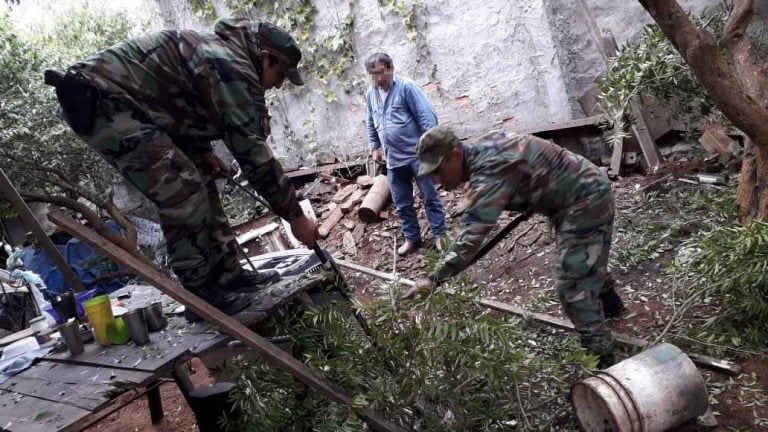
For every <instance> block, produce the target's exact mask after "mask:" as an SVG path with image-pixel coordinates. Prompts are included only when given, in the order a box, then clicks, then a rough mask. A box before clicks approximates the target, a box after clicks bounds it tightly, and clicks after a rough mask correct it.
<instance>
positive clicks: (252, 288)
mask: <svg viewBox="0 0 768 432" xmlns="http://www.w3.org/2000/svg"><path fill="white" fill-rule="evenodd" d="M278 280H280V273H278V272H277V271H275V270H264V271H252V270H242V271H241V272H240V273H239V274H238V275H237V276H235V277H234V278H232V280H230V281H229V282H227V283H226V284H223V285H222V287H221V288H222V289H223V290H226V291H229V292H233V293H257V292H260V291H262V290H263V289H264V288H265V287H266V285H267V284H270V283H272V282H277V281H278Z"/></svg>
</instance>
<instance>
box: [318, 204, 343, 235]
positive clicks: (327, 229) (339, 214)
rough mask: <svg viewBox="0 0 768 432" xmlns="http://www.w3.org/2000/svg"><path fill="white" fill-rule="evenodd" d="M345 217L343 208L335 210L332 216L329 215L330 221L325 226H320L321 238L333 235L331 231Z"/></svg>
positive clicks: (326, 221)
mask: <svg viewBox="0 0 768 432" xmlns="http://www.w3.org/2000/svg"><path fill="white" fill-rule="evenodd" d="M343 217H344V212H343V211H341V207H336V208H334V209H333V210H332V211H331V214H329V215H328V219H326V220H325V221H324V222H323V224H322V225H320V229H318V230H317V232H318V234H319V235H320V237H322V238H326V237H328V234H330V233H331V229H333V227H334V226H336V224H337V223H339V221H341V218H343Z"/></svg>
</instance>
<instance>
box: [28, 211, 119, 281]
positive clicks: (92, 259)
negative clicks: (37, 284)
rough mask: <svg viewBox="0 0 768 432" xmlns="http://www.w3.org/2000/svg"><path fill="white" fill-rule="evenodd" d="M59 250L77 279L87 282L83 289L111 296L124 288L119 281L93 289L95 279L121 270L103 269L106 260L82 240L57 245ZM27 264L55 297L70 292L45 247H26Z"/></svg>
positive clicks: (115, 267) (116, 229)
mask: <svg viewBox="0 0 768 432" xmlns="http://www.w3.org/2000/svg"><path fill="white" fill-rule="evenodd" d="M107 226H108V227H109V228H110V229H111V230H113V231H115V232H119V228H118V227H117V224H116V223H115V222H114V221H109V222H107ZM56 248H57V249H58V250H59V252H60V253H61V255H62V256H63V257H64V260H65V261H66V262H67V264H69V266H70V267H71V268H72V270H74V272H75V274H76V275H77V277H78V278H79V279H80V280H81V281H82V282H83V285H85V286H86V287H87V288H89V289H92V288H96V293H97V294H102V293H104V294H108V293H111V292H112V291H114V290H116V289H119V288H122V287H123V285H124V283H123V282H121V281H120V280H117V279H115V280H111V281H107V282H100V283H99V284H97V285H93V286H92V285H91V284H92V283H93V281H94V279H96V278H97V277H99V276H100V275H102V274H105V273H111V272H114V271H117V270H118V267H117V266H116V265H114V264H110V265H103V261H102V259H103V256H102V255H101V254H99V253H98V252H96V251H95V250H93V249H92V248H91V247H90V246H88V245H87V244H85V243H83V242H82V241H80V240H79V239H77V238H74V237H73V238H71V239H70V240H69V241H68V242H67V243H65V244H63V245H56ZM23 260H24V267H26V268H27V269H28V270H31V271H33V272H35V273H37V274H38V275H40V277H41V278H43V281H44V282H45V285H46V286H47V287H48V291H49V292H50V293H51V294H56V293H60V292H63V291H65V290H69V289H70V287H69V285H68V284H67V282H66V281H65V280H64V277H63V276H62V275H61V271H60V270H59V269H58V267H56V265H55V264H54V263H53V261H52V260H51V259H50V257H49V256H48V254H47V253H46V252H45V250H44V249H42V248H41V247H34V246H27V247H25V248H24V255H23ZM109 263H111V261H109Z"/></svg>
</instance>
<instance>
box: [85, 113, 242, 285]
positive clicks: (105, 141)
mask: <svg viewBox="0 0 768 432" xmlns="http://www.w3.org/2000/svg"><path fill="white" fill-rule="evenodd" d="M80 137H81V138H82V139H83V140H85V141H86V142H87V143H88V144H89V145H90V146H91V147H93V148H94V149H95V150H96V151H98V152H99V153H100V154H101V155H102V156H103V157H104V159H105V160H106V161H107V162H108V163H109V164H110V165H112V166H113V167H115V168H116V169H117V170H118V171H119V172H120V173H121V174H122V175H123V177H125V179H126V180H128V182H130V183H131V184H132V185H133V186H135V187H136V188H137V189H138V190H139V191H140V192H141V193H142V194H144V195H145V196H146V197H147V198H148V199H149V200H150V201H152V202H153V203H155V204H156V205H157V208H158V211H159V214H160V225H161V227H162V230H163V234H164V235H165V240H166V244H167V249H168V255H169V259H170V265H171V268H172V269H173V272H174V273H175V274H176V276H178V278H179V280H180V282H181V284H182V285H183V286H184V287H185V288H187V289H190V290H192V291H195V290H197V289H199V288H201V287H202V286H203V285H206V284H209V283H217V282H220V283H225V282H226V281H227V280H229V279H231V278H232V277H234V276H235V275H236V274H237V273H239V272H240V268H239V266H238V259H237V258H238V255H237V253H238V250H237V247H236V246H237V245H236V244H235V236H234V233H233V231H232V229H231V227H230V226H229V221H228V220H227V216H226V214H225V213H224V209H223V207H222V204H221V200H220V198H219V193H218V189H217V188H216V183H215V180H214V179H213V178H211V176H210V175H209V173H208V172H207V171H208V170H207V166H205V165H204V164H203V159H202V155H203V154H204V153H205V152H206V151H210V149H211V147H210V145H207V146H206V145H204V144H203V145H201V143H200V142H193V141H190V142H185V141H184V139H182V138H172V137H171V136H169V135H168V134H166V133H165V132H164V131H163V129H161V128H160V127H158V126H156V125H154V124H152V123H150V122H147V121H143V120H142V119H141V118H140V116H137V115H135V114H133V112H132V111H131V110H130V109H127V108H126V107H124V106H122V104H121V103H120V102H117V101H114V100H110V99H102V100H101V101H100V106H99V111H98V113H97V115H96V118H95V123H94V127H93V131H92V132H91V133H89V134H84V135H80ZM193 143H194V145H192V144H193ZM206 147H207V148H206Z"/></svg>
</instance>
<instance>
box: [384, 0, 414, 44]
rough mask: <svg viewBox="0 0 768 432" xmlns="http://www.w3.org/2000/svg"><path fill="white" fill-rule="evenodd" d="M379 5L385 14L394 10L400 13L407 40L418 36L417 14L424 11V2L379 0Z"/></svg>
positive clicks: (412, 39)
mask: <svg viewBox="0 0 768 432" xmlns="http://www.w3.org/2000/svg"><path fill="white" fill-rule="evenodd" d="M379 6H380V7H381V10H382V11H383V12H384V13H385V14H386V13H391V12H394V13H396V14H398V15H400V16H401V17H402V19H403V25H404V26H405V34H406V36H407V37H408V40H409V41H411V42H413V41H415V40H416V38H417V37H418V36H419V29H418V15H419V14H420V13H421V12H423V11H424V3H422V2H421V1H420V0H411V1H403V0H379Z"/></svg>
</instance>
